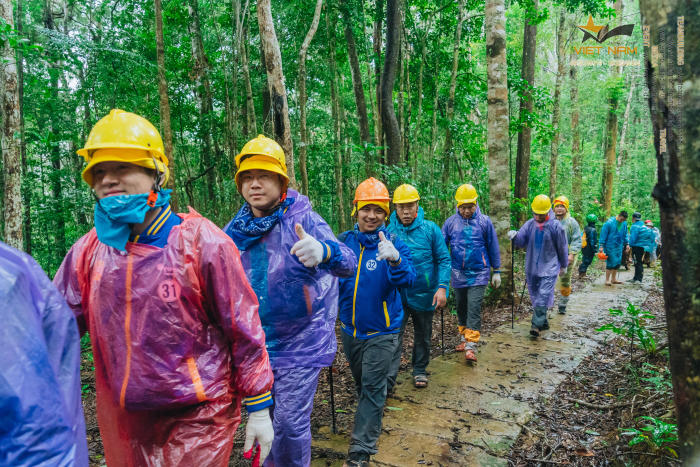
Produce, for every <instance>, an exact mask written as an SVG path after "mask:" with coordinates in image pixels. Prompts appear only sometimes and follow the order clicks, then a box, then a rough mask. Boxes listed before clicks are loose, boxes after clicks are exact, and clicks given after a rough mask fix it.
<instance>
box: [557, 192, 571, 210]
mask: <svg viewBox="0 0 700 467" xmlns="http://www.w3.org/2000/svg"><path fill="white" fill-rule="evenodd" d="M557 204H563V205H564V207H565V208H566V210H567V211H568V210H569V198H567V197H566V196H564V195H559V196H557V197H556V198H554V206H556V205H557Z"/></svg>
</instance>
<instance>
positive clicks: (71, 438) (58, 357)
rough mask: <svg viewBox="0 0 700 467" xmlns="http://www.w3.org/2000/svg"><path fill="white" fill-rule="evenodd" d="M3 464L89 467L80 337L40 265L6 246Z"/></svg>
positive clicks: (0, 281)
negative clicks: (81, 374)
mask: <svg viewBox="0 0 700 467" xmlns="http://www.w3.org/2000/svg"><path fill="white" fill-rule="evenodd" d="M0 301H1V302H2V304H3V306H2V307H1V308H0V319H1V320H2V326H0V343H2V345H0V413H1V414H2V423H0V465H11V466H35V465H52V466H54V465H55V466H87V465H88V455H87V443H86V438H85V420H84V418H83V406H82V404H81V402H80V335H79V333H78V326H77V325H76V322H75V318H74V316H73V312H72V311H71V309H70V308H68V305H66V302H65V301H64V300H63V297H61V294H59V292H58V291H57V290H56V288H55V287H54V286H53V284H52V283H51V281H49V278H48V277H46V274H45V273H44V271H42V269H41V268H40V267H39V265H38V264H36V262H35V261H34V260H33V259H32V258H31V257H30V256H28V255H26V254H24V253H21V252H19V251H17V250H15V249H13V248H10V247H9V246H7V245H5V244H4V243H1V242H0Z"/></svg>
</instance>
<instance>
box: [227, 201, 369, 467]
mask: <svg viewBox="0 0 700 467" xmlns="http://www.w3.org/2000/svg"><path fill="white" fill-rule="evenodd" d="M287 198H288V199H291V198H293V199H294V202H293V203H292V204H291V205H290V206H289V207H288V208H287V210H286V211H285V212H284V214H283V215H282V218H281V219H280V220H279V221H278V222H277V223H276V224H275V225H274V227H272V229H271V230H270V231H268V232H267V233H266V234H264V235H263V236H262V237H261V238H260V239H259V240H257V241H254V242H252V243H250V244H246V245H244V244H243V243H244V242H239V243H238V246H239V249H240V250H241V261H242V263H243V268H244V269H245V272H246V275H247V276H248V280H249V281H250V284H251V286H252V287H253V290H255V293H256V295H257V297H258V302H259V303H260V311H259V313H260V320H261V322H262V326H263V329H264V330H265V340H266V344H267V350H268V353H269V354H270V363H271V365H272V369H273V371H274V374H275V384H274V387H273V389H272V393H273V397H274V399H275V408H274V413H273V424H274V428H275V441H274V443H273V445H272V450H271V451H270V456H269V457H268V458H267V460H266V461H265V465H266V466H271V465H277V466H297V465H299V466H304V465H308V463H309V462H310V458H311V427H310V418H309V417H310V415H311V407H312V406H313V397H314V394H315V392H316V384H317V381H318V373H319V372H318V370H314V371H312V369H319V368H322V367H326V366H330V365H331V364H332V363H333V360H334V359H335V353H336V350H337V343H336V339H335V321H336V318H337V316H338V277H350V276H352V275H353V274H354V273H355V269H356V267H357V258H356V257H355V254H354V253H353V252H352V250H351V249H350V248H348V247H347V246H346V245H345V244H343V243H340V242H338V240H337V239H336V237H335V235H334V234H333V231H332V230H331V228H330V227H329V226H328V224H327V223H326V222H325V221H324V220H323V218H322V217H321V216H319V215H318V214H317V213H316V212H314V211H313V210H312V208H311V203H310V202H309V199H308V198H307V197H306V196H304V195H301V194H299V193H297V192H296V191H294V190H291V189H289V190H287ZM297 223H299V224H301V226H302V227H303V228H304V231H305V232H306V233H307V234H308V235H311V236H313V237H314V238H315V239H316V240H318V241H320V242H322V243H324V244H326V245H327V246H328V247H329V249H330V251H331V257H330V258H329V259H328V260H327V261H326V262H324V263H321V264H320V265H318V266H317V267H315V268H307V267H305V266H304V265H303V264H301V262H300V261H299V259H298V258H297V257H296V256H295V255H292V254H291V253H290V250H291V249H292V246H293V245H294V244H295V243H296V242H297V241H298V240H299V237H298V236H297V233H296V231H295V230H294V225H295V224H297ZM231 228H233V226H232V223H231V222H230V223H229V224H228V225H227V226H226V227H224V231H225V232H227V233H229V232H230V229H231ZM232 238H234V240H236V236H232ZM295 368H297V369H298V371H296V372H295V371H294V369H295ZM292 394H293V395H294V397H291V398H290V397H289V395H292Z"/></svg>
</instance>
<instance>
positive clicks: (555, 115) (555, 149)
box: [549, 7, 566, 199]
mask: <svg viewBox="0 0 700 467" xmlns="http://www.w3.org/2000/svg"><path fill="white" fill-rule="evenodd" d="M565 23H566V13H565V10H564V8H563V7H561V8H560V9H559V21H558V23H557V76H556V78H555V83H554V102H553V104H552V142H551V145H550V152H549V154H550V157H549V197H550V198H552V199H554V196H555V191H556V189H557V159H558V158H559V140H560V139H561V138H560V135H559V115H560V111H559V100H560V97H561V85H562V81H564V73H565V72H566V71H565V70H564V68H565V65H564V53H565V52H564V25H565Z"/></svg>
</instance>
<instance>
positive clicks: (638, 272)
mask: <svg viewBox="0 0 700 467" xmlns="http://www.w3.org/2000/svg"><path fill="white" fill-rule="evenodd" d="M632 255H633V256H634V278H633V279H632V280H635V281H641V280H642V278H643V277H644V264H643V263H642V258H644V247H641V246H633V247H632Z"/></svg>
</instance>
